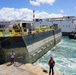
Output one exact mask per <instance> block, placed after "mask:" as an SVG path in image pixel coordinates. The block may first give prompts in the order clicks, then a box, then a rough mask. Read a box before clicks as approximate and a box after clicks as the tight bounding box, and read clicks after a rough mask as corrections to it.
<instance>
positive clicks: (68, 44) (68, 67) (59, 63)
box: [35, 36, 76, 75]
mask: <svg viewBox="0 0 76 75" xmlns="http://www.w3.org/2000/svg"><path fill="white" fill-rule="evenodd" d="M51 56H52V57H53V59H54V60H55V62H56V63H55V67H54V70H55V71H60V72H62V73H64V74H65V75H76V40H73V39H69V38H68V37H66V36H65V37H62V40H61V42H60V43H59V44H58V45H57V46H56V47H54V48H53V49H52V50H50V51H48V52H47V53H46V54H45V55H44V56H43V57H41V58H40V59H39V60H38V61H36V62H35V64H36V65H38V66H40V67H43V68H46V69H49V66H48V61H49V59H50V57H51Z"/></svg>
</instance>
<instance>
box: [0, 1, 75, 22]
mask: <svg viewBox="0 0 76 75" xmlns="http://www.w3.org/2000/svg"><path fill="white" fill-rule="evenodd" d="M33 10H34V11H35V13H34V14H35V18H53V17H62V16H76V0H0V20H1V21H2V20H6V21H7V20H29V21H32V20H33Z"/></svg>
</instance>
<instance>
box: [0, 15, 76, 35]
mask: <svg viewBox="0 0 76 75" xmlns="http://www.w3.org/2000/svg"><path fill="white" fill-rule="evenodd" d="M20 23H31V24H33V22H32V21H25V20H11V21H1V22H0V28H4V27H12V26H13V25H14V24H20ZM54 24H58V25H59V26H61V31H62V33H63V34H68V33H70V32H72V31H76V17H75V16H64V17H59V18H46V19H35V22H34V26H42V25H49V26H52V25H54Z"/></svg>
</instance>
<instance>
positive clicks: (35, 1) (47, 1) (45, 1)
mask: <svg viewBox="0 0 76 75" xmlns="http://www.w3.org/2000/svg"><path fill="white" fill-rule="evenodd" d="M54 2H55V0H30V4H31V5H35V6H40V4H41V3H42V4H49V5H53V3H54Z"/></svg>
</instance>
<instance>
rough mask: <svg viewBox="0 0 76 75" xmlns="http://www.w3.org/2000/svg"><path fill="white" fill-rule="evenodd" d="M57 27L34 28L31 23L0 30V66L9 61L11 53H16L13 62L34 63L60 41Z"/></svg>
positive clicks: (59, 31)
mask: <svg viewBox="0 0 76 75" xmlns="http://www.w3.org/2000/svg"><path fill="white" fill-rule="evenodd" d="M61 36H62V35H61V28H60V27H59V26H56V27H55V26H54V25H52V26H47V25H42V26H36V27H35V26H34V25H33V24H32V23H21V24H20V25H19V24H15V25H13V27H12V28H10V27H7V28H1V29H0V64H3V63H6V62H9V61H10V57H9V54H10V52H11V51H14V52H15V53H16V56H15V61H16V62H21V63H34V62H35V61H36V60H38V59H39V58H40V57H41V56H43V55H44V54H45V53H46V52H47V51H49V50H50V49H51V48H53V47H54V46H55V45H56V44H57V43H59V42H60V41H61Z"/></svg>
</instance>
